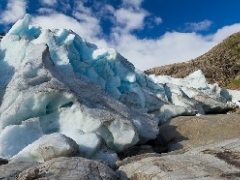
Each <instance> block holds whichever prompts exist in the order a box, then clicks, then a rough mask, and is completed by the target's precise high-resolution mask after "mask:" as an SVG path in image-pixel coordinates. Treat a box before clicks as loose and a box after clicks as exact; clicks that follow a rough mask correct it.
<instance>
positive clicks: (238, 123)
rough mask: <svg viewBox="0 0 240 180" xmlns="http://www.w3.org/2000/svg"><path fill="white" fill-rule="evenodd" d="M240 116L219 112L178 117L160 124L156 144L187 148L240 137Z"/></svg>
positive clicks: (174, 148)
mask: <svg viewBox="0 0 240 180" xmlns="http://www.w3.org/2000/svg"><path fill="white" fill-rule="evenodd" d="M239 129H240V116H239V115H238V114H219V115H202V116H188V117H183V116H180V117H176V118H174V119H172V120H169V121H168V122H166V124H164V125H162V126H160V128H159V136H158V138H157V140H155V143H156V144H155V145H159V146H167V147H168V149H169V150H170V151H171V150H177V149H181V148H184V149H187V148H193V147H196V146H200V145H207V144H212V143H217V142H221V141H223V140H229V139H233V138H238V137H240V131H239Z"/></svg>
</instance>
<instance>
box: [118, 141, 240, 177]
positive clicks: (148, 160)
mask: <svg viewBox="0 0 240 180" xmlns="http://www.w3.org/2000/svg"><path fill="white" fill-rule="evenodd" d="M239 154H240V139H234V140H228V141H225V142H223V143H217V144H214V145H207V146H201V147H198V148H194V149H192V150H190V151H187V152H178V153H175V154H171V153H170V154H166V155H163V156H162V157H158V156H154V155H153V156H150V157H144V156H142V157H140V158H139V157H133V158H132V160H129V159H128V160H125V162H122V163H121V164H120V167H119V169H118V170H117V173H118V174H119V176H120V179H122V180H126V179H132V180H155V179H156V180H157V179H161V180H169V179H171V180H179V179H206V180H207V179H211V180H212V179H216V180H221V179H222V180H226V179H239V177H240V173H239V172H240V155H239Z"/></svg>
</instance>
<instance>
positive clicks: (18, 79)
mask: <svg viewBox="0 0 240 180" xmlns="http://www.w3.org/2000/svg"><path fill="white" fill-rule="evenodd" d="M0 45H1V46H0V105H1V106H0V157H3V158H8V159H11V158H13V157H14V158H13V159H18V158H16V157H20V159H21V158H22V157H24V158H23V159H29V160H32V159H34V158H32V157H31V156H32V155H31V153H30V149H31V148H32V147H38V146H39V144H41V138H43V137H45V136H46V135H47V134H50V135H51V134H52V133H59V134H62V136H67V137H70V138H71V139H73V140H74V141H75V142H76V143H77V144H78V148H79V155H80V156H83V157H87V158H92V159H97V160H104V161H107V162H109V163H110V164H112V165H113V164H114V162H115V161H116V160H117V159H118V157H117V154H116V153H118V152H121V151H124V150H125V149H127V148H129V147H131V146H133V145H135V144H137V143H144V142H146V141H148V140H150V139H154V138H155V137H156V135H157V134H158V124H161V123H163V122H164V121H166V120H167V119H169V118H171V117H175V116H179V115H196V114H204V113H217V112H222V111H225V110H228V109H231V108H234V107H235V106H236V105H235V104H234V103H233V102H239V100H240V94H239V92H233V91H229V90H224V89H221V88H219V87H218V86H217V85H209V84H207V82H206V79H205V78H204V76H203V74H202V73H201V71H197V72H195V73H193V74H192V75H190V76H188V77H186V78H184V79H174V78H170V77H166V76H159V77H156V76H153V75H152V76H148V75H145V74H144V73H142V72H140V71H138V70H135V68H134V66H133V65H132V64H131V63H129V62H128V61H127V60H126V59H125V58H124V57H123V56H121V55H120V54H119V53H117V52H116V51H115V50H114V49H103V48H98V47H97V46H95V45H93V44H90V43H88V42H86V41H84V40H83V39H82V38H81V37H79V36H78V35H77V34H75V33H74V32H72V31H71V30H66V29H56V30H49V29H42V28H40V27H38V26H33V25H31V16H30V15H26V16H25V17H24V18H23V19H21V20H19V21H18V22H17V23H16V24H15V25H14V26H13V27H12V28H11V30H10V31H9V32H8V33H7V34H6V36H5V37H4V38H3V39H2V41H1V44H0ZM50 135H49V137H51V136H50ZM39 138H40V140H39ZM13 142H14V143H13ZM55 146H57V143H56V142H55ZM29 147H30V148H29ZM59 147H61V145H60V143H59ZM36 159H39V157H38V158H36ZM36 161H38V160H36Z"/></svg>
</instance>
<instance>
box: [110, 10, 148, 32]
mask: <svg viewBox="0 0 240 180" xmlns="http://www.w3.org/2000/svg"><path fill="white" fill-rule="evenodd" d="M114 16H115V18H116V23H115V25H116V27H117V28H115V30H119V31H121V32H124V33H128V32H130V31H132V30H135V29H141V28H143V27H144V18H145V17H146V16H147V12H145V11H143V10H141V11H136V10H134V9H132V8H128V9H126V8H120V9H118V10H116V11H115V13H114Z"/></svg>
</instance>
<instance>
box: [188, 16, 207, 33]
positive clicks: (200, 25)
mask: <svg viewBox="0 0 240 180" xmlns="http://www.w3.org/2000/svg"><path fill="white" fill-rule="evenodd" d="M211 25H212V21H210V20H208V19H205V20H204V21H201V22H191V23H186V24H185V26H186V27H185V29H186V30H188V31H193V32H197V31H204V30H207V29H208V28H209V27H210V26H211Z"/></svg>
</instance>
